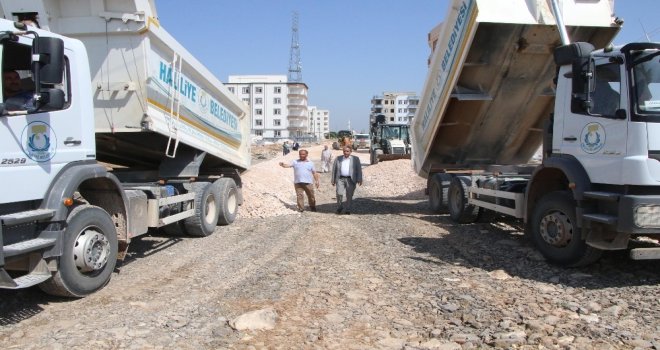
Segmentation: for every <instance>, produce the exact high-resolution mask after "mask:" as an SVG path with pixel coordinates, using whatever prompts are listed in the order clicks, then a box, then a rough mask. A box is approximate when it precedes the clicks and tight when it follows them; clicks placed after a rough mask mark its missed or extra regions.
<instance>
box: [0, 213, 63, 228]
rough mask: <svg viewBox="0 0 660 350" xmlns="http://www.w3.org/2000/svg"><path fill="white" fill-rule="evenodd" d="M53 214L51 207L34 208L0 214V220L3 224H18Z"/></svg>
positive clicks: (46, 217) (50, 216)
mask: <svg viewBox="0 0 660 350" xmlns="http://www.w3.org/2000/svg"><path fill="white" fill-rule="evenodd" d="M54 215H55V210H53V209H35V210H28V211H22V212H18V213H13V214H5V215H1V216H0V222H2V225H4V226H13V225H20V224H24V223H28V222H33V221H38V220H44V219H48V218H52V217H53V216H54Z"/></svg>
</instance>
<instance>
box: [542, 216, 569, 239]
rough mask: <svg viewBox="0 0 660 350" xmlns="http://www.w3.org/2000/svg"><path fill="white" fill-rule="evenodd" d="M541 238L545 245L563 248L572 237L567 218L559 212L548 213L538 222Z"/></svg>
mask: <svg viewBox="0 0 660 350" xmlns="http://www.w3.org/2000/svg"><path fill="white" fill-rule="evenodd" d="M540 231H541V237H542V238H543V240H544V241H546V242H547V243H549V244H551V245H553V246H556V247H564V246H566V245H567V244H568V242H570V241H571V238H572V237H573V225H572V224H571V221H570V220H569V218H568V216H566V215H565V214H564V213H561V212H552V213H548V214H547V215H546V216H544V217H543V219H541V222H540Z"/></svg>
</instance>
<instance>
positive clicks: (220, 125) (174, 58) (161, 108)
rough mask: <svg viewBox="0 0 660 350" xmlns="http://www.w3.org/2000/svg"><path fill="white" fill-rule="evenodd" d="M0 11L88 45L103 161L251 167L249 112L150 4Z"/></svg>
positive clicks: (70, 2)
mask: <svg viewBox="0 0 660 350" xmlns="http://www.w3.org/2000/svg"><path fill="white" fill-rule="evenodd" d="M1 10H2V11H1V12H2V15H3V16H4V17H6V18H10V19H11V18H12V16H11V14H12V13H16V12H19V13H20V12H36V13H38V14H39V19H40V24H41V27H42V28H45V29H48V30H50V31H52V32H55V33H58V34H61V35H65V36H68V37H71V38H76V39H79V40H81V41H82V42H83V43H84V45H85V47H86V48H87V51H88V55H89V64H90V69H91V76H92V87H93V88H94V89H95V90H94V92H93V93H94V113H95V115H94V118H95V127H96V149H97V154H96V157H97V159H98V160H100V161H104V162H107V163H110V164H115V165H121V166H126V167H130V168H143V169H156V168H157V167H158V165H159V164H161V162H162V160H163V159H164V158H165V157H166V153H168V154H169V155H175V154H176V153H177V152H189V153H198V152H200V151H203V152H206V153H207V156H206V157H205V158H204V164H205V166H204V167H203V168H207V169H210V168H223V167H228V168H239V169H246V168H247V167H248V166H249V165H250V151H249V134H250V129H249V127H250V126H249V115H248V113H249V112H248V110H247V107H246V106H245V104H244V103H243V102H241V101H239V100H238V99H237V98H236V97H235V96H234V95H233V94H232V93H231V92H229V91H228V90H227V88H225V87H224V85H223V84H222V83H221V82H220V81H219V80H218V79H217V78H216V77H215V76H214V75H213V74H212V73H211V72H210V71H209V70H208V69H207V68H206V67H205V66H204V65H203V64H202V63H200V62H199V61H198V60H197V59H196V58H195V57H194V56H193V55H192V54H190V52H188V50H187V49H186V48H184V47H183V46H182V45H181V44H180V43H179V42H177V41H176V40H175V39H174V38H173V37H172V36H171V35H169V34H168V33H167V31H166V30H165V29H164V28H163V27H162V26H161V25H160V23H159V22H158V19H157V18H158V16H157V13H156V9H155V5H154V1H153V0H113V1H104V2H99V1H79V0H59V1H29V2H26V1H5V2H3V4H2V9H1ZM190 30H196V29H195V28H194V26H192V27H191V29H190ZM205 34H207V33H199V35H200V38H202V40H209V44H213V45H218V41H217V40H211V38H210V37H208V36H205ZM218 52H219V54H223V53H222V52H223V50H219V51H218ZM177 141H178V147H177V149H176V152H175V151H174V146H175V145H177ZM168 142H169V144H170V148H169V150H166V149H167V148H168V146H167V145H168Z"/></svg>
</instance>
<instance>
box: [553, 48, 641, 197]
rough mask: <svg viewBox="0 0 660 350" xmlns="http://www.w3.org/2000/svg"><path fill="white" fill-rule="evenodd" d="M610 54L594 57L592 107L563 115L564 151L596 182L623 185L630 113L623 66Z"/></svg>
mask: <svg viewBox="0 0 660 350" xmlns="http://www.w3.org/2000/svg"><path fill="white" fill-rule="evenodd" d="M613 61H614V62H612V60H611V58H610V57H596V58H595V59H594V62H593V63H594V75H593V77H592V82H591V84H590V86H591V91H590V97H591V107H590V108H588V111H586V112H585V113H584V114H577V113H568V114H569V115H568V117H567V118H564V124H563V125H564V126H563V139H562V147H561V153H563V154H570V155H573V156H575V157H576V158H577V159H578V160H579V161H580V163H581V164H582V165H583V167H584V168H585V169H586V171H587V174H588V175H589V177H590V179H591V181H592V182H594V183H608V184H621V183H622V179H621V174H622V173H623V172H622V171H620V170H621V167H622V163H623V158H624V157H625V155H626V140H627V138H626V135H627V127H628V118H629V117H630V116H629V113H628V111H627V108H626V106H627V105H628V104H627V95H626V94H625V93H623V94H622V93H621V92H622V91H626V89H625V87H624V86H622V80H621V76H622V74H623V69H624V65H623V64H621V63H620V62H618V61H617V60H613Z"/></svg>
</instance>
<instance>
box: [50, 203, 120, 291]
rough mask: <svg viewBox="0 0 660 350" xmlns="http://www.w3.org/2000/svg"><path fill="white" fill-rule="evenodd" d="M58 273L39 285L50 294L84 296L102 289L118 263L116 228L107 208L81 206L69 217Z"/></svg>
mask: <svg viewBox="0 0 660 350" xmlns="http://www.w3.org/2000/svg"><path fill="white" fill-rule="evenodd" d="M66 223H67V225H66V229H65V230H64V237H63V239H64V241H63V243H62V249H63V251H62V256H60V257H59V259H58V267H57V272H55V274H54V275H53V278H51V279H50V280H48V281H46V282H44V283H41V284H40V285H39V287H40V288H41V290H43V291H44V292H46V293H48V294H52V295H59V296H65V297H84V296H87V295H89V294H92V293H94V292H96V291H97V290H99V289H101V288H103V287H104V286H105V285H106V284H107V283H108V282H109V281H110V277H111V275H112V271H114V269H115V265H116V264H117V230H116V228H115V224H114V223H113V222H112V218H111V217H110V214H108V213H107V212H106V211H105V210H103V209H101V208H99V207H96V206H92V205H81V206H78V207H76V208H74V209H73V210H72V211H71V213H70V214H69V216H68V218H67V220H66Z"/></svg>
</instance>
